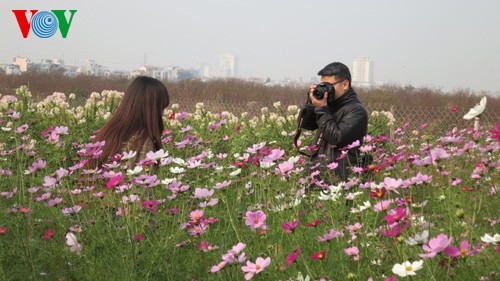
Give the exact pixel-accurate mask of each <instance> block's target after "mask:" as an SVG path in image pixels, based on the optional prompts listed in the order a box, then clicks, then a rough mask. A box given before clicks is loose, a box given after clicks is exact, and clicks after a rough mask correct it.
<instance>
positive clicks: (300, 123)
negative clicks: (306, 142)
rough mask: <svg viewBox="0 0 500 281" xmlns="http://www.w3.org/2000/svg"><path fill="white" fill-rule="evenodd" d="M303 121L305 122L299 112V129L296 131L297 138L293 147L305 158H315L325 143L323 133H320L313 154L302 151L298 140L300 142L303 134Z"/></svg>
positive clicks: (294, 138)
mask: <svg viewBox="0 0 500 281" xmlns="http://www.w3.org/2000/svg"><path fill="white" fill-rule="evenodd" d="M303 120H304V118H303V117H302V116H301V114H300V112H299V116H298V118H297V129H296V130H295V136H294V137H293V146H294V147H295V149H296V150H297V152H298V153H300V154H302V155H304V156H307V157H313V156H315V155H316V154H318V151H319V148H320V147H321V144H322V142H323V132H321V133H320V135H319V138H318V141H317V142H316V145H315V146H314V147H313V149H312V153H307V152H304V151H301V150H300V149H299V146H298V140H299V137H300V134H301V133H302V129H301V127H302V121H303Z"/></svg>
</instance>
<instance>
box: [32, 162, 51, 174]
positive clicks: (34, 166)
mask: <svg viewBox="0 0 500 281" xmlns="http://www.w3.org/2000/svg"><path fill="white" fill-rule="evenodd" d="M46 165H47V162H46V161H43V160H42V159H38V160H37V161H35V162H34V163H33V164H32V165H31V166H30V167H29V168H28V172H29V173H30V174H33V173H35V172H36V171H38V170H40V169H43V168H45V166H46Z"/></svg>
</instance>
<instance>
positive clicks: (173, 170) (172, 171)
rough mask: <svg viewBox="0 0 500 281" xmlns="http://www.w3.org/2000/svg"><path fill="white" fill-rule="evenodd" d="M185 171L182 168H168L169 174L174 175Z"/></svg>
mask: <svg viewBox="0 0 500 281" xmlns="http://www.w3.org/2000/svg"><path fill="white" fill-rule="evenodd" d="M184 171H185V169H184V168H180V167H172V168H170V172H171V173H174V174H181V173H184Z"/></svg>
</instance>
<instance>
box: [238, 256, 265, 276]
mask: <svg viewBox="0 0 500 281" xmlns="http://www.w3.org/2000/svg"><path fill="white" fill-rule="evenodd" d="M269 264H271V258H270V257H267V258H266V259H263V258H261V257H258V258H257V260H256V261H255V263H253V262H251V261H247V265H246V266H243V267H241V270H243V272H246V273H247V274H245V280H250V279H252V277H253V276H254V275H255V274H258V273H260V272H262V271H263V270H264V269H265V268H266V267H268V266H269Z"/></svg>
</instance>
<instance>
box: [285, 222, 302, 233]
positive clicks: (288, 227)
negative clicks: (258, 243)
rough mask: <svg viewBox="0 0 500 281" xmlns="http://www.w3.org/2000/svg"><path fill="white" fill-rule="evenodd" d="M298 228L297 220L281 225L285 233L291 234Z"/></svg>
mask: <svg viewBox="0 0 500 281" xmlns="http://www.w3.org/2000/svg"><path fill="white" fill-rule="evenodd" d="M298 226H299V220H294V221H292V222H285V223H284V224H282V225H281V227H282V228H283V230H285V232H286V233H293V230H294V229H295V228H297V227H298Z"/></svg>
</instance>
